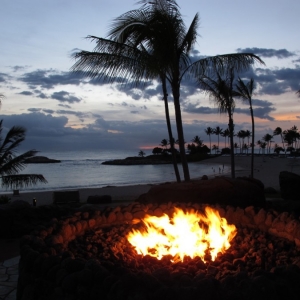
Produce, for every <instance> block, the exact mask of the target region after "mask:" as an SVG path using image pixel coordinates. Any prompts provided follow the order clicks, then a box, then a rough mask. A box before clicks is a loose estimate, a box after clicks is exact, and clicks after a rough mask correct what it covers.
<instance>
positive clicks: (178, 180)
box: [161, 78, 181, 182]
mask: <svg viewBox="0 0 300 300" xmlns="http://www.w3.org/2000/svg"><path fill="white" fill-rule="evenodd" d="M161 81H162V89H163V95H164V103H165V114H166V122H167V127H168V133H169V141H170V147H171V153H172V161H173V168H174V172H175V176H176V180H177V182H181V178H180V174H179V170H178V165H177V155H176V152H175V147H174V138H173V134H172V127H171V121H170V114H169V105H168V94H167V86H166V79H165V78H161Z"/></svg>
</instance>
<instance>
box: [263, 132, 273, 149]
mask: <svg viewBox="0 0 300 300" xmlns="http://www.w3.org/2000/svg"><path fill="white" fill-rule="evenodd" d="M272 138H273V135H271V134H269V133H266V134H265V135H264V136H263V137H262V139H263V141H265V142H266V147H267V152H268V153H269V154H270V149H271V143H272V142H273V141H272Z"/></svg>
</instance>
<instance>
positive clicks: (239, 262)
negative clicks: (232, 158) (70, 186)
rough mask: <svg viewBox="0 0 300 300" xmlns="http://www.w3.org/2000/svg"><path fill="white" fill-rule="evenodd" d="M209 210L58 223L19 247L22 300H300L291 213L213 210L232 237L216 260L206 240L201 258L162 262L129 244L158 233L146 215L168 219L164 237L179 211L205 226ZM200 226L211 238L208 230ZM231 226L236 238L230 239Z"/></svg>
mask: <svg viewBox="0 0 300 300" xmlns="http://www.w3.org/2000/svg"><path fill="white" fill-rule="evenodd" d="M206 208H207V205H205V204H195V203H171V202H169V203H164V204H153V203H152V204H140V203H132V204H130V205H129V206H118V207H115V208H106V209H105V210H103V211H99V210H95V209H91V210H89V211H78V212H76V213H74V215H73V216H72V217H69V218H66V219H64V220H53V221H52V222H51V224H49V227H47V228H46V227H45V228H39V229H37V230H36V231H35V232H33V233H32V234H31V235H30V236H24V237H23V239H22V241H21V259H20V273H19V282H18V293H17V299H19V300H26V299H37V300H39V299H49V300H50V299H122V300H123V299H147V300H148V299H172V300H174V299H222V300H224V299H225V300H226V299H268V298H272V299H285V298H289V299H298V298H299V296H298V295H299V294H300V287H299V284H298V282H299V280H300V268H299V266H300V252H299V251H298V247H299V246H300V223H299V221H298V220H297V219H296V218H295V217H294V216H293V215H291V214H288V213H278V212H276V211H274V210H265V209H255V208H254V207H246V208H245V209H242V208H234V207H231V206H226V207H225V206H213V207H212V206H210V208H212V209H213V211H214V212H216V215H219V216H220V218H219V222H220V224H221V225H220V228H221V236H227V237H230V238H232V239H231V241H230V244H229V245H227V242H225V243H223V244H222V246H221V248H220V249H221V250H219V251H220V252H219V253H218V254H216V255H215V254H213V252H212V251H211V250H213V249H214V248H215V245H213V244H212V242H210V241H209V240H208V238H207V236H206V235H204V236H202V242H203V243H204V245H206V248H205V249H204V254H203V255H198V254H197V255H193V254H192V255H181V254H178V253H175V254H174V253H173V254H172V253H166V254H164V255H160V254H158V253H159V251H158V250H157V248H155V247H154V246H153V245H152V244H151V245H150V246H149V245H148V246H146V248H147V249H148V253H144V254H138V253H139V252H140V251H141V250H140V249H137V248H138V247H136V246H134V245H132V244H131V242H132V239H131V238H130V237H132V236H133V235H135V236H138V235H139V233H143V234H145V233H146V232H149V226H150V227H151V226H153V224H152V225H149V223H147V222H145V217H146V215H149V216H152V217H153V216H154V217H155V218H154V219H155V220H156V221H157V220H158V219H160V218H161V217H163V216H167V217H168V218H169V219H168V221H167V222H165V221H164V222H165V223H163V225H162V227H161V228H160V229H159V230H158V231H159V232H160V233H163V234H166V232H167V231H168V227H169V226H170V225H174V224H175V223H176V222H175V220H174V219H171V218H172V217H173V215H174V212H176V211H178V210H179V211H181V213H182V214H184V215H190V214H191V213H195V214H196V215H197V216H198V217H199V214H201V216H203V219H206V218H207V215H205V210H206ZM196 223H197V224H198V225H199V226H200V227H199V228H200V229H201V228H202V230H203V231H204V233H205V234H206V233H208V232H209V230H208V229H209V228H208V227H209V225H208V224H207V223H206V224H200V223H202V222H200V221H199V222H196ZM212 223H213V224H215V223H216V221H215V220H214V221H213V222H212ZM225 225H226V226H229V227H231V228H232V229H233V231H230V233H227V231H226V230H225V229H224V228H225ZM181 226H182V227H183V226H184V225H182V224H181ZM170 230H171V231H172V229H170ZM178 231H179V229H176V230H175V233H174V235H178ZM186 237H187V236H186ZM171 239H172V238H171ZM169 240H170V238H169ZM213 240H214V239H213ZM130 241H131V242H130ZM185 243H186V244H187V240H185ZM156 244H157V243H156ZM164 248H167V249H170V245H168V244H167V245H165V246H164ZM187 249H188V250H189V247H187ZM157 255H158V258H156V257H154V256H157Z"/></svg>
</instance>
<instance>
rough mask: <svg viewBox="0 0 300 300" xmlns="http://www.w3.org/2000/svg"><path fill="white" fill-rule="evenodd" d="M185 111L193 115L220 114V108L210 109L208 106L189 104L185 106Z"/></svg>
mask: <svg viewBox="0 0 300 300" xmlns="http://www.w3.org/2000/svg"><path fill="white" fill-rule="evenodd" d="M184 111H185V112H188V113H193V114H216V113H218V112H219V110H218V108H215V107H208V106H199V104H195V105H194V104H191V103H188V104H187V105H186V106H184Z"/></svg>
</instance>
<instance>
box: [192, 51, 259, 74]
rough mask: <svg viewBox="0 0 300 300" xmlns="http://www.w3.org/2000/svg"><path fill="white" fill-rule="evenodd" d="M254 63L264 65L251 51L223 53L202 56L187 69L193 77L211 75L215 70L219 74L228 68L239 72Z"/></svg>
mask: <svg viewBox="0 0 300 300" xmlns="http://www.w3.org/2000/svg"><path fill="white" fill-rule="evenodd" d="M255 63H260V64H263V65H265V63H264V61H263V60H261V59H260V57H258V56H257V55H255V54H253V53H233V54H223V55H217V56H210V57H206V58H202V59H200V60H198V61H196V62H194V63H193V64H192V65H191V66H190V67H189V68H188V70H187V71H188V72H190V73H192V75H193V76H195V77H199V76H202V75H203V74H205V75H206V76H213V75H214V74H215V72H216V70H217V71H218V72H219V73H220V74H224V73H226V72H228V70H229V69H233V70H235V71H236V72H241V71H245V70H247V69H248V68H249V67H250V66H251V65H253V64H255Z"/></svg>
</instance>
